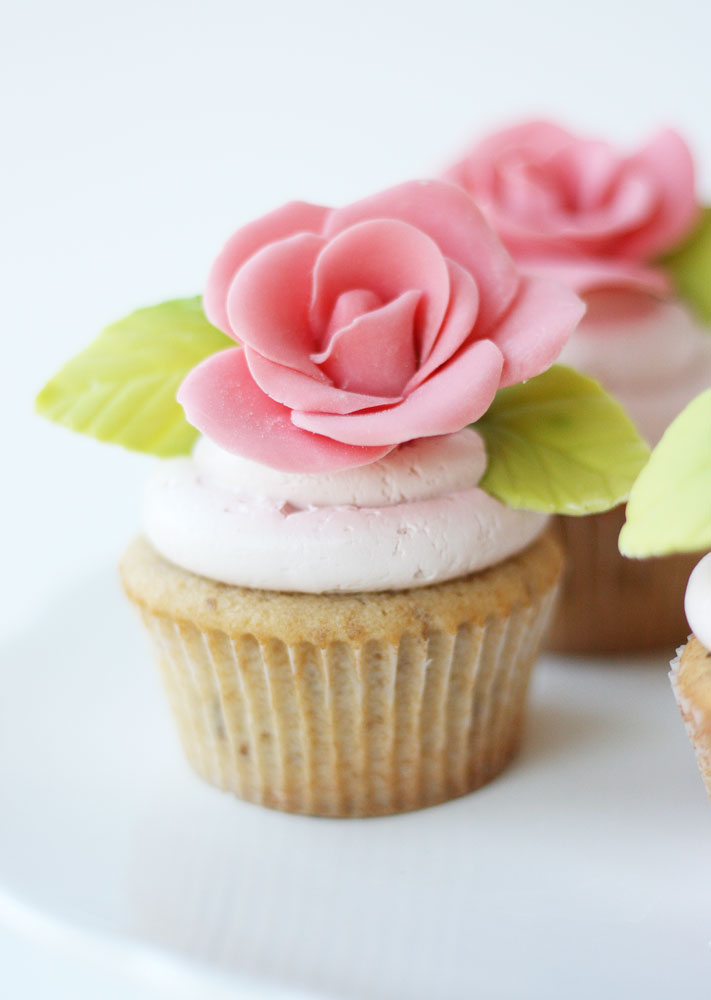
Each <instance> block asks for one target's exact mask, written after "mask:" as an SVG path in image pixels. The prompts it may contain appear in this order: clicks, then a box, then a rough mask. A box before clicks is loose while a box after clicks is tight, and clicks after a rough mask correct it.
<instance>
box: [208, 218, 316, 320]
mask: <svg viewBox="0 0 711 1000" xmlns="http://www.w3.org/2000/svg"><path fill="white" fill-rule="evenodd" d="M329 212H330V209H329V208H323V207H322V206H321V205H310V204H308V202H304V201H291V202H289V203H288V204H286V205H282V206H281V208H277V209H275V211H273V212H269V213H268V214H267V215H263V216H262V217H261V218H259V219H255V220H254V221H253V222H248V223H247V225H246V226H242V228H241V229H238V230H237V232H236V233H234V234H233V235H232V236H231V237H230V238H229V240H228V241H227V243H225V245H224V247H223V248H222V250H221V251H220V254H219V256H218V258H217V260H216V261H215V263H214V264H213V265H212V268H211V269H210V273H209V274H208V276H207V282H206V285H205V292H204V294H203V308H204V309H205V315H206V316H207V318H208V319H209V320H210V322H211V323H213V324H214V325H215V326H216V327H218V328H219V329H220V330H222V331H223V332H224V333H227V334H229V335H230V336H232V330H231V329H230V324H229V319H228V317H227V290H228V288H229V286H230V284H231V283H232V279H233V278H234V276H235V274H236V273H237V271H238V270H239V268H240V267H242V265H243V264H244V263H245V262H246V261H247V260H249V258H250V257H252V256H253V255H254V254H255V253H256V252H257V250H261V248H262V247H264V246H266V245H267V244H268V243H273V242H274V241H275V240H283V239H285V238H286V237H287V236H293V235H294V234H295V233H320V232H321V230H322V228H323V224H324V222H325V220H326V216H327V215H328V213H329Z"/></svg>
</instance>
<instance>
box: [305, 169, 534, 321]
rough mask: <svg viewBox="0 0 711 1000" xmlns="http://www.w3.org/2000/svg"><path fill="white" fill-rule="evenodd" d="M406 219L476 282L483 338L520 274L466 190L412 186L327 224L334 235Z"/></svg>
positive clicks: (342, 212) (340, 212)
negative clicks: (367, 223) (362, 224)
mask: <svg viewBox="0 0 711 1000" xmlns="http://www.w3.org/2000/svg"><path fill="white" fill-rule="evenodd" d="M374 217H377V218H383V219H384V218H387V219H401V220H402V221H403V222H407V223H409V224H410V225H412V226H415V227H416V228H417V229H419V230H421V231H422V232H423V233H427V235H428V236H430V237H431V238H432V239H433V240H434V241H435V243H436V244H437V246H438V247H439V248H440V250H441V251H442V253H443V254H444V256H445V257H449V258H450V259H451V260H453V261H455V263H457V264H460V265H461V266H462V267H463V268H464V270H465V271H468V272H469V273H470V274H471V275H472V276H473V278H474V280H475V281H476V284H477V287H478V289H479V295H480V306H479V321H480V323H481V325H482V329H481V332H482V335H483V336H485V335H486V330H487V329H488V328H489V326H491V325H492V324H493V323H494V322H495V321H496V319H498V318H499V317H500V316H501V315H503V313H504V312H505V311H506V309H507V308H508V307H509V305H510V303H511V301H512V299H513V297H514V295H515V294H516V290H517V288H518V273H517V271H516V268H515V266H514V264H513V261H512V260H511V258H510V257H509V255H508V254H507V252H506V251H505V250H504V248H503V246H502V244H501V243H500V241H499V239H498V237H497V236H495V235H494V233H493V232H492V230H491V229H490V227H489V226H488V225H487V224H486V222H485V221H484V217H483V216H482V214H481V212H480V211H479V209H478V208H477V206H476V205H475V204H474V202H473V201H472V199H471V198H470V197H469V195H468V194H466V192H464V191H462V190H461V188H457V187H455V186H454V185H453V184H448V183H444V182H442V181H409V182H408V183H406V184H400V185H399V186H398V187H394V188H390V189H389V190H388V191H383V192H381V193H380V194H376V195H373V196H371V197H370V198H365V199H363V201H358V202H356V203H355V204H353V205H349V206H347V207H346V208H341V209H335V210H334V211H333V213H332V214H331V215H330V216H329V217H328V219H327V220H326V223H325V225H324V233H325V234H326V235H327V236H332V235H334V234H336V233H340V232H343V230H344V229H346V228H347V227H349V226H352V225H354V224H355V223H356V222H359V221H361V220H363V219H372V218H374Z"/></svg>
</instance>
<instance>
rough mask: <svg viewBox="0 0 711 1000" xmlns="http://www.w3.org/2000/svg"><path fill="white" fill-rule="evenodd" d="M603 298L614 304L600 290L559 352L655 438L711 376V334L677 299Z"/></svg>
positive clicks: (642, 431) (644, 432) (653, 441)
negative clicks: (623, 302)
mask: <svg viewBox="0 0 711 1000" xmlns="http://www.w3.org/2000/svg"><path fill="white" fill-rule="evenodd" d="M609 301H610V304H611V308H612V309H614V310H615V312H613V313H612V315H608V314H606V307H605V299H604V298H602V296H601V298H600V301H598V302H597V303H595V307H594V308H590V310H589V312H588V315H587V316H586V317H585V318H584V319H583V321H582V323H581V324H580V326H579V327H578V329H577V330H576V331H575V334H574V335H573V337H572V338H571V339H570V340H569V341H568V343H567V344H566V346H565V347H564V349H563V352H562V354H561V355H560V358H559V359H558V360H559V361H560V362H561V364H566V365H570V366H571V367H573V368H577V369H578V370H579V371H581V372H584V373H585V374H586V375H590V376H592V377H593V378H595V379H597V380H598V381H599V382H600V383H601V384H602V385H603V386H604V387H605V388H606V389H607V390H608V391H609V392H610V393H612V395H613V396H616V397H617V399H619V401H620V402H621V403H622V405H623V406H624V408H625V409H626V410H627V413H628V414H629V416H630V417H631V419H632V420H633V421H634V423H635V424H636V426H637V429H638V430H639V432H640V434H641V435H642V436H643V437H644V438H646V440H647V442H648V443H649V444H650V445H655V444H657V443H658V441H659V439H660V438H661V436H662V434H663V433H664V431H665V430H666V429H667V427H668V426H669V424H670V423H671V422H672V420H673V419H674V418H675V417H676V416H678V415H679V413H681V411H682V410H683V409H684V407H685V406H686V404H687V403H688V402H690V400H692V399H693V398H694V396H697V395H698V394H699V393H700V392H702V391H703V390H704V389H706V388H708V386H709V383H711V334H710V333H709V331H708V330H705V329H704V328H703V327H702V326H701V325H700V324H699V323H698V322H697V320H696V319H695V318H694V317H693V315H692V314H691V313H690V312H689V310H688V309H687V308H686V307H685V306H683V305H682V304H681V303H679V302H659V301H657V300H655V299H652V298H651V297H647V296H635V297H634V298H632V297H630V299H629V300H628V308H627V311H626V312H624V311H620V310H619V303H618V297H617V296H615V297H614V298H613V297H612V296H610V297H609Z"/></svg>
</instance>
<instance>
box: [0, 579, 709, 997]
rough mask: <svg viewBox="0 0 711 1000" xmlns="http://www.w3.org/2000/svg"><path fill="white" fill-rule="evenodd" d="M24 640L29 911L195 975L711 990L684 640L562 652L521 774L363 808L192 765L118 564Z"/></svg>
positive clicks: (5, 879) (245, 983)
mask: <svg viewBox="0 0 711 1000" xmlns="http://www.w3.org/2000/svg"><path fill="white" fill-rule="evenodd" d="M0 664H1V665H0V671H1V673H2V691H3V697H2V701H1V702H0V804H1V808H2V821H1V822H0V921H2V922H4V923H5V925H6V927H7V928H8V929H11V928H14V929H15V930H17V931H19V932H21V933H23V934H27V935H33V936H42V935H44V936H45V937H47V936H48V935H49V936H54V938H55V939H56V940H58V941H59V940H61V941H63V942H65V945H66V947H71V948H73V949H74V950H77V949H82V948H84V949H85V951H86V954H87V955H91V956H93V961H95V962H99V963H106V965H107V967H108V966H110V965H112V964H113V965H115V966H116V967H117V968H118V967H119V966H120V967H122V968H123V970H124V973H125V970H126V968H132V969H133V971H134V974H135V982H136V983H138V982H139V981H142V982H144V984H145V983H149V982H153V983H155V984H163V985H164V986H165V984H166V983H170V984H171V993H172V995H173V996H177V995H178V992H180V995H184V994H187V993H189V992H190V990H193V993H191V994H190V995H199V996H201V998H204V997H208V996H212V995H215V996H217V995H223V994H224V995H227V994H228V993H229V995H231V996H233V997H241V996H250V997H257V996H265V997H268V996H269V997H271V996H279V997H309V996H310V997H331V998H336V1000H355V998H365V997H367V998H368V1000H395V998H397V1000H432V998H434V997H438V998H439V997H442V998H447V1000H460V998H461V1000H465V998H466V1000H471V998H472V997H474V996H482V997H486V998H488V1000H498V998H513V997H516V998H518V997H526V998H529V1000H530V998H538V997H541V998H546V1000H551V998H557V997H561V998H563V997H564V998H566V1000H568V998H569V997H571V996H575V997H576V1000H583V998H588V997H589V998H591V1000H592V998H595V1000H599V998H600V997H601V996H605V995H607V996H610V997H618V996H620V997H621V996H633V995H634V996H645V998H647V1000H649V998H657V997H658V998H665V1000H667V998H668V997H670V996H672V995H675V996H684V997H685V998H686V1000H694V998H697V997H698V998H701V997H704V998H706V997H708V995H709V989H711V948H710V947H709V938H710V937H711V891H710V890H711V851H710V850H709V836H710V824H711V811H710V808H709V804H708V803H707V801H706V798H705V795H704V790H703V786H702V784H701V781H700V778H699V776H698V773H697V771H696V768H695V764H694V760H693V755H692V752H691V749H690V747H689V745H688V743H687V740H686V737H685V734H684V731H683V728H682V725H681V722H680V719H679V716H678V713H677V710H676V706H675V704H674V701H673V698H672V695H671V692H670V689H669V683H668V680H667V676H666V673H667V670H666V665H665V661H664V657H663V656H662V655H659V656H654V657H645V658H641V659H637V660H634V661H626V662H625V661H611V662H603V661H599V662H595V661H573V660H570V661H564V660H562V659H553V658H544V660H543V661H542V662H541V664H540V665H539V667H538V668H537V671H536V673H535V681H534V687H533V695H532V706H531V712H530V716H529V723H528V729H527V736H526V740H525V745H524V749H523V751H522V753H521V755H520V756H519V758H518V760H517V761H516V762H515V763H514V765H513V766H512V767H511V768H510V769H509V770H508V771H506V772H505V773H504V774H503V775H502V776H501V777H500V778H499V779H498V780H496V781H495V782H493V783H492V784H491V785H489V786H487V787H485V788H484V789H482V790H480V791H478V792H476V793H475V794H473V795H471V796H468V797H465V798H463V799H459V800H457V801H455V802H451V803H448V804H446V805H444V806H438V807H436V808H433V809H429V810H425V811H422V812H417V813H411V814H408V815H404V816H396V817H392V818H386V819H376V820H340V821H339V820H318V819H309V818H303V817H295V816H288V815H283V814H280V813H276V812H270V811H268V810H263V809H260V808H258V807H255V806H250V805H247V804H244V803H241V802H238V801H236V800H233V799H232V798H230V797H228V796H225V795H223V794H222V793H220V792H217V791H215V790H213V789H211V788H209V787H207V786H205V785H203V784H202V783H201V782H200V781H199V780H198V779H197V778H195V777H194V776H193V775H192V773H191V772H190V771H189V769H188V766H187V764H185V763H184V761H183V758H182V755H181V751H180V749H179V746H178V743H177V738H176V736H175V734H174V731H173V728H172V722H171V720H170V718H169V716H168V713H167V709H166V707H165V705H164V703H163V699H162V692H161V691H160V687H159V682H158V679H157V675H156V673H155V671H154V670H153V667H152V665H151V663H150V658H149V654H148V648H147V644H146V643H145V642H144V637H143V635H142V634H141V631H140V626H139V624H138V622H137V620H136V618H135V617H134V615H133V613H132V610H131V609H130V608H129V607H128V606H127V605H126V604H125V602H124V600H123V598H122V596H121V595H120V593H119V590H118V586H117V584H116V581H115V576H114V573H113V571H106V573H103V574H100V575H98V576H97V577H96V578H94V579H89V580H85V581H83V582H82V583H80V584H78V585H77V586H76V587H75V588H74V589H73V590H66V591H65V592H64V593H63V594H62V595H61V597H58V598H57V599H56V600H54V601H53V602H52V603H51V604H50V605H49V606H48V607H46V608H45V609H44V611H43V612H42V614H41V616H38V617H37V619H36V620H35V621H34V622H33V624H32V627H31V628H29V629H27V630H26V631H25V632H23V633H22V634H18V635H16V636H15V637H14V638H12V639H9V640H5V641H4V642H3V644H2V646H1V647H0ZM177 984H180V991H178V986H177Z"/></svg>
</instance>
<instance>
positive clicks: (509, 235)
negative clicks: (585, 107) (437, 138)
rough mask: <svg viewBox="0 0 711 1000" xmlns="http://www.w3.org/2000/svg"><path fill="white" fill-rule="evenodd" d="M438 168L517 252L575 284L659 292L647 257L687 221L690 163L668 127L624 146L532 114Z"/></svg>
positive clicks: (530, 264) (657, 274)
mask: <svg viewBox="0 0 711 1000" xmlns="http://www.w3.org/2000/svg"><path fill="white" fill-rule="evenodd" d="M444 176H445V177H446V178H447V179H448V180H451V181H453V182H454V183H456V184H458V185H460V186H461V187H462V188H463V189H464V190H466V191H468V192H469V194H470V195H471V196H472V197H473V198H474V199H475V201H476V202H477V204H478V205H479V206H480V207H481V209H482V211H483V212H484V214H485V216H486V217H487V219H488V221H489V222H490V223H491V225H492V226H493V228H494V229H495V230H496V232H497V233H498V234H499V236H500V237H501V239H502V240H503V242H504V243H505V245H506V246H507V247H508V249H509V250H510V252H511V253H512V255H513V256H514V258H515V259H516V261H517V262H518V263H519V264H520V265H521V266H522V267H523V268H524V269H525V270H526V271H528V272H530V273H536V274H552V275H555V276H557V277H559V278H560V279H561V280H563V281H565V282H566V283H567V284H569V285H570V286H571V287H572V288H575V289H576V290H577V291H579V292H589V291H593V290H597V289H610V288H620V289H622V288H627V289H633V290H636V291H644V292H649V293H651V294H653V295H661V296H663V295H666V294H667V293H668V292H669V290H670V289H669V282H668V279H667V277H666V275H665V274H664V272H663V270H661V269H660V268H659V267H655V266H654V262H655V260H656V259H657V258H659V256H660V255H661V254H663V253H664V252H666V251H668V250H671V249H672V248H673V247H674V246H675V245H676V244H678V243H679V242H680V241H681V240H682V239H683V238H684V237H685V236H686V235H687V234H688V233H689V232H690V230H691V229H692V228H693V225H694V223H695V221H696V219H697V217H698V213H699V203H698V200H697V198H696V195H695V193H694V166H693V160H692V157H691V153H690V152H689V149H688V147H687V145H686V144H685V142H684V140H683V139H682V138H681V137H680V136H679V135H678V134H677V133H676V132H674V131H672V130H671V129H665V130H663V131H661V132H659V133H658V134H657V135H655V136H654V137H653V138H652V139H651V140H650V141H649V142H648V143H647V144H646V145H645V146H643V147H642V148H641V149H639V150H638V151H637V152H635V153H632V154H631V155H623V154H621V153H619V152H618V151H617V150H615V149H614V148H613V147H612V146H611V145H609V144H608V143H606V142H602V141H599V140H595V139H587V138H581V137H579V136H576V135H572V134H571V133H570V132H567V131H566V130H565V129H563V128H560V127H559V126H557V125H554V124H551V123H549V122H544V121H532V122H527V123H524V124H521V125H518V126H516V127H513V128H508V129H504V130H502V131H499V132H495V133H493V134H492V135H489V136H488V137H486V138H484V139H482V140H481V141H480V142H478V143H477V144H476V145H475V146H474V147H473V148H472V149H471V150H470V151H469V153H468V154H467V155H466V156H465V157H464V159H462V160H461V161H460V162H458V163H456V164H455V165H454V166H453V167H451V168H450V169H449V170H448V171H446V173H445V174H444Z"/></svg>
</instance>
